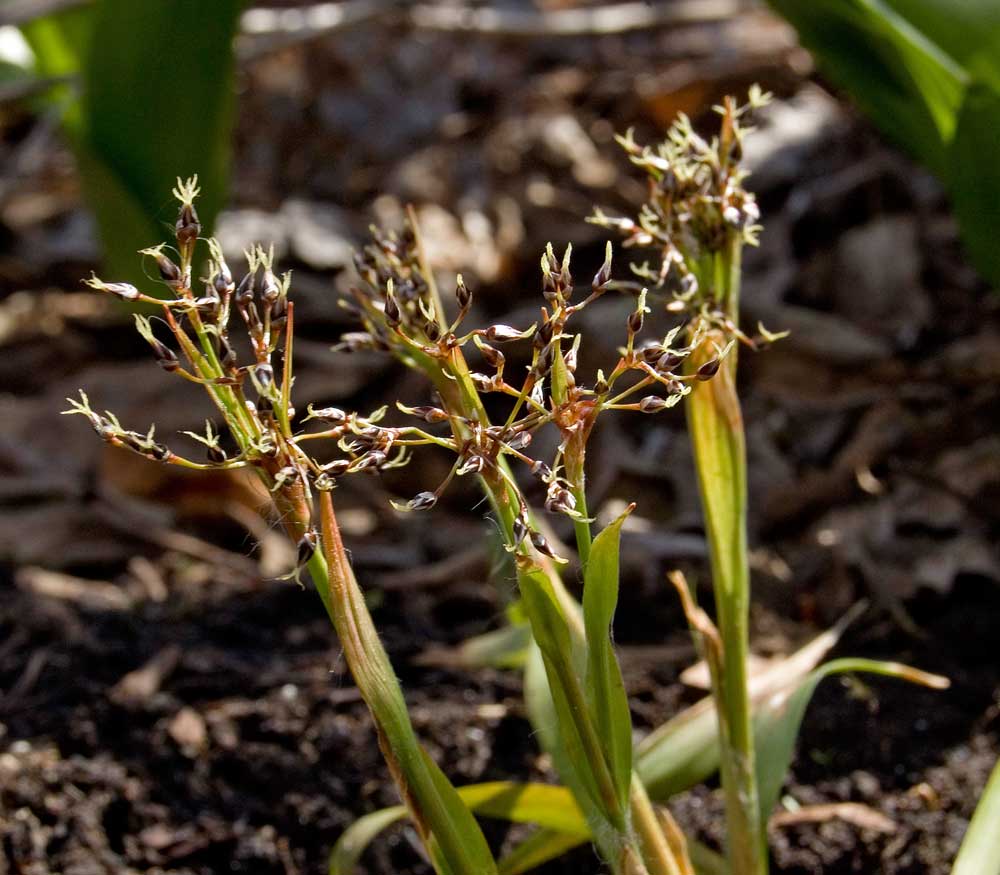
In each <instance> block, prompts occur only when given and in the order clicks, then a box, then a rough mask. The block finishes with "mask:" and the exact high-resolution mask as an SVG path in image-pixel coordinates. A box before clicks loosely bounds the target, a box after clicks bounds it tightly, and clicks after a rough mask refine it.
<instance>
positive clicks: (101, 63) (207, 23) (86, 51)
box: [24, 0, 243, 281]
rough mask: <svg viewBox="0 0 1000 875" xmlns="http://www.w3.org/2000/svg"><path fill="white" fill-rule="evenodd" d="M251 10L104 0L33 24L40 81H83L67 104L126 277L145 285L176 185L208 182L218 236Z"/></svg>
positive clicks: (223, 4) (113, 255) (108, 249)
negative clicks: (244, 23)
mask: <svg viewBox="0 0 1000 875" xmlns="http://www.w3.org/2000/svg"><path fill="white" fill-rule="evenodd" d="M242 7H243V0H215V2H213V3H211V4H209V5H208V6H206V4H205V3H203V2H201V0H142V2H136V0H98V2H96V3H94V4H93V5H92V6H88V7H85V8H78V9H73V10H70V11H68V12H65V13H62V14H59V15H56V16H51V17H48V18H43V19H39V20H37V21H35V22H32V23H30V24H29V25H26V26H25V28H24V32H25V36H26V37H27V39H28V41H29V43H30V44H31V46H32V49H33V51H34V53H35V57H36V67H37V71H38V72H39V73H41V74H43V75H47V76H66V75H78V76H79V79H80V86H81V87H80V89H79V93H78V94H77V93H76V92H74V91H72V90H71V89H67V88H61V89H59V90H58V91H57V92H56V97H57V99H59V100H60V101H62V102H63V103H64V111H63V127H64V130H65V131H66V134H67V136H68V139H69V141H70V143H71V144H72V146H73V150H74V152H75V154H76V156H77V159H78V164H79V170H80V176H81V179H82V182H83V186H84V191H85V193H86V196H87V199H88V202H89V203H90V205H91V207H92V209H93V210H94V212H95V214H96V216H97V220H98V224H99V227H100V231H101V238H102V242H103V244H104V247H105V254H106V260H107V263H108V268H109V270H110V271H112V272H113V273H114V274H115V276H116V277H118V278H120V279H128V280H132V281H138V280H141V279H142V277H143V275H142V273H141V269H140V267H138V266H137V265H138V262H137V260H136V257H135V253H136V251H137V250H139V249H142V248H143V247H146V246H149V245H150V244H151V243H152V242H154V241H155V240H157V239H159V238H161V237H162V236H163V235H162V229H161V228H160V225H161V224H162V223H163V222H164V221H166V220H167V219H168V216H167V214H166V212H165V210H170V211H172V210H173V206H172V200H171V197H170V186H171V184H172V181H173V180H174V179H176V178H177V177H187V176H190V175H191V174H195V173H197V174H198V175H199V178H200V180H201V190H202V193H201V198H200V200H199V204H198V209H199V212H200V216H201V220H202V223H203V224H204V226H205V227H206V228H211V226H212V223H213V221H214V219H215V215H216V213H217V212H218V210H219V209H220V208H221V206H222V204H223V201H224V199H225V196H226V192H227V189H228V185H229V166H230V154H231V145H230V139H231V133H232V125H233V119H234V110H235V91H234V87H233V71H234V59H233V38H234V36H235V34H236V27H237V23H238V18H239V13H240V11H241V9H242ZM169 219H170V220H172V216H170V217H169Z"/></svg>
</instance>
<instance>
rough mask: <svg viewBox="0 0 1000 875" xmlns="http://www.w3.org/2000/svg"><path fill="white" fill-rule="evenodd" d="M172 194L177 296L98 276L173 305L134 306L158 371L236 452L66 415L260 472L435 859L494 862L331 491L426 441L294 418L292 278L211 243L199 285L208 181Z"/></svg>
mask: <svg viewBox="0 0 1000 875" xmlns="http://www.w3.org/2000/svg"><path fill="white" fill-rule="evenodd" d="M174 193H175V195H176V196H177V198H178V200H179V201H180V203H181V209H180V216H179V218H178V220H177V227H176V237H177V255H178V260H177V261H176V262H175V261H173V260H172V259H171V257H170V256H169V255H168V254H167V252H166V249H165V247H162V246H160V247H156V248H154V249H149V250H146V252H145V254H146V255H148V256H149V257H151V258H152V259H154V260H155V262H156V265H157V268H158V269H159V272H160V276H161V277H162V279H163V281H164V282H165V283H166V285H167V287H168V289H169V290H170V292H171V293H172V295H171V297H169V298H167V299H162V300H161V299H160V298H156V297H153V296H151V295H147V294H144V293H142V292H140V291H139V290H138V289H137V288H135V287H134V286H132V285H128V284H123V283H105V282H102V281H101V280H99V279H97V278H96V277H95V278H93V279H91V280H90V281H89V285H90V286H92V287H93V288H95V289H98V290H100V291H103V292H108V293H110V294H113V295H116V296H118V297H120V298H123V299H125V300H127V301H142V302H144V303H146V304H150V305H156V306H159V307H161V308H162V313H163V315H162V319H157V320H152V319H149V318H147V317H145V316H136V325H137V327H138V329H139V332H140V333H141V334H142V336H143V337H144V338H145V339H146V340H147V341H148V342H149V343H150V345H151V346H152V348H153V352H154V354H155V356H156V359H157V361H158V362H159V364H160V366H161V367H163V368H164V369H165V370H167V371H170V372H172V373H175V374H177V375H178V376H181V377H183V378H184V379H186V380H189V381H191V382H194V383H198V384H200V385H202V386H203V387H204V388H205V390H206V391H207V392H208V394H209V396H210V398H211V399H212V402H213V403H214V405H215V407H216V408H217V410H218V412H219V416H220V418H221V420H222V422H224V423H225V427H226V429H227V430H228V432H229V436H230V438H231V439H232V441H233V443H234V444H235V446H236V448H237V451H236V453H235V454H234V455H232V456H231V457H227V456H226V455H225V453H224V451H223V449H222V448H221V446H220V441H219V434H218V433H217V432H216V431H215V430H214V429H213V428H212V426H211V425H210V424H209V425H208V426H206V433H205V434H204V435H192V436H193V437H194V438H195V439H196V440H199V441H200V442H201V443H203V444H205V445H206V447H207V456H208V461H205V462H196V461H192V460H189V459H186V458H184V457H182V456H179V455H177V454H176V453H174V452H173V451H171V450H170V449H169V448H167V447H166V446H165V445H164V444H161V443H159V442H158V441H156V439H155V437H154V434H153V431H152V430H150V432H149V433H148V434H146V435H143V434H140V433H138V432H133V431H128V430H127V429H125V428H123V427H122V426H121V425H120V423H119V422H118V420H117V418H116V417H115V416H114V415H113V414H111V413H106V414H103V415H102V414H100V413H97V412H96V411H94V410H93V409H92V408H91V406H90V404H89V402H88V400H87V396H86V395H84V394H82V393H81V398H80V400H79V401H74V400H72V399H71V404H72V408H71V410H68V411H66V412H67V413H76V414H81V415H83V416H85V417H86V418H87V419H88V420H89V421H90V423H91V425H93V427H94V430H95V431H96V432H97V433H98V435H100V436H101V437H102V438H103V439H104V440H106V441H107V442H108V443H110V444H113V445H115V446H120V447H124V448H127V449H130V450H133V451H135V452H137V453H140V454H141V455H144V456H147V457H149V458H151V459H154V460H156V461H159V462H166V463H168V464H175V465H181V466H184V467H186V468H195V469H208V468H215V469H218V468H222V469H232V468H250V469H252V470H253V471H254V473H255V474H256V475H257V476H258V477H259V478H260V479H261V481H262V482H263V483H264V485H265V486H266V488H267V489H268V491H269V492H270V494H271V495H272V497H273V501H274V507H275V511H276V515H277V517H278V519H280V520H281V523H282V525H283V526H284V528H285V530H286V531H287V532H288V534H289V536H290V537H291V538H292V539H293V541H295V542H296V543H297V544H298V554H299V560H298V561H299V564H300V566H304V567H305V568H307V569H308V571H309V574H310V576H311V578H312V580H313V584H314V585H315V587H316V590H317V592H318V593H319V595H320V598H321V599H322V601H323V604H324V606H325V607H326V610H327V613H328V614H329V616H330V619H331V621H332V622H333V625H334V627H335V628H336V630H337V636H338V638H339V641H340V645H341V647H342V648H343V652H344V657H345V659H346V661H347V664H348V666H349V668H350V670H351V673H352V674H353V676H354V679H355V682H356V683H357V685H358V689H359V691H360V692H361V695H362V696H363V698H364V700H365V702H366V703H367V705H368V707H369V709H370V710H371V713H372V717H373V721H374V724H375V727H376V730H377V733H378V738H379V744H380V746H381V748H382V752H383V754H384V756H385V759H386V762H387V763H388V765H389V769H390V771H391V773H392V776H393V779H394V780H395V782H396V785H397V787H398V788H399V792H400V796H401V797H402V799H403V800H404V802H405V803H406V805H407V807H408V809H409V811H410V814H411V817H412V820H413V823H414V824H415V826H416V828H417V830H418V832H419V834H420V836H421V839H422V840H423V842H424V845H425V847H426V848H427V851H428V854H429V856H430V857H431V859H432V860H433V861H434V864H435V866H436V868H437V869H438V871H439V872H442V873H448V875H459V873H472V872H476V873H478V872H483V873H489V872H495V871H496V865H495V863H494V861H493V858H492V855H491V854H490V851H489V848H488V846H487V844H486V841H485V839H484V838H483V835H482V832H481V831H480V830H479V827H478V824H477V823H476V821H475V819H474V818H473V817H472V815H471V813H470V812H469V810H468V809H467V808H466V807H465V805H464V804H463V803H462V802H461V800H460V799H459V797H458V795H457V794H456V792H455V789H454V788H453V787H452V786H451V784H449V783H448V780H447V779H446V778H445V777H444V775H443V774H442V773H441V771H440V769H439V768H438V767H437V765H435V763H434V761H433V760H432V759H431V758H430V757H429V756H428V755H427V754H426V753H425V751H424V750H423V748H422V747H421V746H420V743H419V741H418V740H417V738H416V735H415V734H414V731H413V727H412V725H411V723H410V718H409V714H408V713H407V710H406V703H405V701H404V699H403V694H402V691H401V690H400V687H399V683H398V681H397V680H396V676H395V674H394V673H393V670H392V666H391V665H390V663H389V659H388V656H387V655H386V653H385V650H384V649H383V647H382V644H381V642H380V640H379V637H378V634H377V633H376V631H375V627H374V624H373V623H372V619H371V616H370V615H369V613H368V609H367V607H366V606H365V601H364V597H363V594H362V592H361V590H360V588H359V587H358V584H357V582H356V580H355V578H354V573H353V570H352V569H351V565H350V562H349V560H348V557H347V554H346V552H345V550H344V546H343V543H342V542H341V538H340V532H339V529H338V527H337V520H336V516H335V514H334V507H333V501H332V496H331V492H332V490H333V487H334V485H335V483H336V480H337V478H339V477H341V476H344V475H347V474H351V473H354V472H357V471H366V470H379V469H383V468H386V467H389V466H392V465H395V464H398V462H399V460H400V458H401V456H402V455H403V454H404V453H405V452H407V447H408V446H409V445H411V444H413V443H424V442H426V440H427V438H426V437H425V436H424V435H423V433H422V432H421V431H420V430H419V429H416V428H398V429H386V428H382V427H380V426H379V425H378V420H379V419H380V412H378V413H375V414H372V415H371V416H369V417H363V416H360V415H357V414H353V413H346V412H344V411H341V410H336V409H327V410H310V411H308V415H306V416H302V417H297V416H296V411H295V409H294V408H293V407H292V400H291V391H292V383H293V376H292V351H293V337H294V305H293V303H292V302H291V301H289V299H288V291H289V281H290V277H289V275H288V274H285V275H284V276H282V277H280V278H279V277H278V276H276V275H275V273H274V271H273V265H272V257H271V254H270V253H268V252H265V251H264V250H263V249H260V248H257V249H255V250H253V251H252V252H248V253H247V262H248V265H249V270H248V272H247V274H246V275H245V276H244V277H243V279H242V280H241V281H240V282H239V284H236V283H234V281H233V277H232V273H231V271H230V269H229V266H228V265H227V264H226V260H225V258H224V257H223V255H222V251H221V248H220V247H219V245H218V243H217V242H216V241H214V240H208V241H205V243H206V245H207V248H208V255H209V260H208V266H207V276H206V277H205V278H204V279H202V280H201V281H200V284H201V287H202V293H201V294H200V295H197V294H196V293H195V291H194V287H195V283H194V281H193V271H194V265H195V251H196V247H197V245H198V243H199V239H200V237H199V235H200V232H201V229H200V225H199V223H198V219H197V213H196V212H195V207H194V200H195V197H196V196H197V194H198V189H197V180H196V179H191V180H189V181H188V182H186V183H179V184H178V187H177V189H176V190H175V192H174ZM233 311H238V313H239V321H240V322H242V324H243V328H244V329H245V331H246V334H247V335H248V337H249V341H250V347H251V349H252V354H253V359H252V361H249V362H246V363H241V362H240V361H239V360H238V357H237V355H236V352H235V351H234V347H233V344H232V342H231V338H230V331H231V330H233V329H232V326H231V322H232V319H231V317H232V315H233ZM159 323H162V324H163V326H164V328H165V329H166V330H165V332H164V333H165V334H167V333H169V335H172V337H173V338H174V340H175V342H176V344H177V347H178V349H179V350H180V352H181V355H182V356H183V358H184V359H185V360H186V365H184V364H182V363H181V361H180V358H179V357H178V355H177V353H176V352H175V351H174V350H173V349H171V348H170V347H169V346H167V344H166V343H165V342H164V341H163V340H161V339H160V338H159V337H157V336H156V334H154V327H159ZM296 420H298V423H299V426H300V425H301V424H303V423H306V422H308V421H310V420H320V421H323V422H324V423H326V424H328V425H329V426H330V427H329V428H325V429H324V430H322V431H318V432H317V431H312V432H303V431H302V430H300V428H299V426H295V425H293V423H295V422H296ZM322 438H334V439H337V440H338V442H339V446H340V447H341V449H342V451H343V457H342V458H339V459H337V460H335V461H333V462H329V463H326V464H320V463H318V462H317V461H316V460H315V459H314V458H313V457H312V456H311V455H310V454H309V453H308V452H307V451H306V449H305V445H307V441H312V440H317V439H322ZM317 505H318V509H317ZM298 573H299V569H296V571H295V574H296V575H297V574H298Z"/></svg>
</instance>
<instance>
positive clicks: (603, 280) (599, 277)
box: [590, 248, 611, 292]
mask: <svg viewBox="0 0 1000 875" xmlns="http://www.w3.org/2000/svg"><path fill="white" fill-rule="evenodd" d="M609 282H611V250H610V248H609V249H608V254H607V257H606V258H605V259H604V264H602V265H601V266H600V268H599V269H598V271H597V273H595V274H594V279H593V282H591V284H590V287H591V288H592V289H593V290H594V291H595V292H598V291H600V290H601V289H603V288H604V287H605V286H606V285H607V284H608V283H609Z"/></svg>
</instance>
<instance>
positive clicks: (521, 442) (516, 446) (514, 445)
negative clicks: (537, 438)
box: [507, 431, 531, 450]
mask: <svg viewBox="0 0 1000 875" xmlns="http://www.w3.org/2000/svg"><path fill="white" fill-rule="evenodd" d="M530 443H531V432H530V431H519V432H518V433H517V434H516V435H514V436H513V437H512V438H511V439H510V440H509V441H507V446H508V447H510V448H511V449H512V450H523V449H524V448H525V447H526V446H528V444H530Z"/></svg>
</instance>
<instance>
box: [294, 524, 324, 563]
mask: <svg viewBox="0 0 1000 875" xmlns="http://www.w3.org/2000/svg"><path fill="white" fill-rule="evenodd" d="M318 544H319V535H318V534H317V533H316V532H315V531H313V530H312V529H310V530H309V531H308V532H306V533H305V534H304V535H303V536H302V537H301V538H299V543H298V546H297V548H296V549H297V552H298V555H297V557H296V563H297V564H298V565H299V567H301V566H303V565H305V564H306V563H307V562H308V561H309V560H310V559H312V558H313V554H314V553H315V552H316V546H317V545H318Z"/></svg>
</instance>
